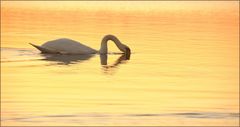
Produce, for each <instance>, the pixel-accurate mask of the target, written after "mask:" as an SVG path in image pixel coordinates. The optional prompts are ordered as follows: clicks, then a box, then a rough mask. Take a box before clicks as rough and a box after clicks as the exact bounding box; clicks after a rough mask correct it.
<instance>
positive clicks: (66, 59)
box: [41, 53, 130, 71]
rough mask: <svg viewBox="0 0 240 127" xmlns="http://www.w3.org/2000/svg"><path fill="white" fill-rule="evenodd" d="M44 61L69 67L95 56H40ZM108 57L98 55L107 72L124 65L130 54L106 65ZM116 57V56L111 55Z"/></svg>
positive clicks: (106, 55) (123, 55) (122, 55)
mask: <svg viewBox="0 0 240 127" xmlns="http://www.w3.org/2000/svg"><path fill="white" fill-rule="evenodd" d="M41 55H42V56H43V57H44V59H42V60H44V61H50V62H54V63H55V64H58V65H71V64H77V63H81V62H83V61H86V60H89V59H90V58H91V57H93V56H95V54H85V55H61V54H41ZM108 55H110V54H100V55H99V57H100V61H101V65H102V67H103V68H105V69H104V71H108V70H110V69H111V68H115V67H117V66H118V65H119V64H122V63H125V61H126V60H129V59H130V54H128V53H127V54H121V56H120V57H118V59H117V60H116V61H115V62H114V63H113V64H108ZM112 55H118V54H112Z"/></svg>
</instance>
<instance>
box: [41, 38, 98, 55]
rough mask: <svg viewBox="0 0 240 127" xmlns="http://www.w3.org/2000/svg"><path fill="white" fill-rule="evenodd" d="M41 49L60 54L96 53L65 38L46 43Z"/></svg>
mask: <svg viewBox="0 0 240 127" xmlns="http://www.w3.org/2000/svg"><path fill="white" fill-rule="evenodd" d="M41 47H43V48H46V49H48V50H50V51H53V52H59V53H62V54H91V53H96V52H97V51H96V50H95V49H92V48H90V47H88V46H86V45H84V44H81V43H80V42H77V41H74V40H71V39H67V38H61V39H57V40H52V41H48V42H46V43H44V44H43V45H42V46H41Z"/></svg>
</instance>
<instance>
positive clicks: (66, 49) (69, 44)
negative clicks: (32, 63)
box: [29, 34, 131, 55]
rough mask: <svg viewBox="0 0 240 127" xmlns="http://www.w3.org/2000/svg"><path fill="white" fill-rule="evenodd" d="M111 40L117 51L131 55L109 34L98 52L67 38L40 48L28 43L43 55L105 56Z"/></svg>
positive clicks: (123, 45)
mask: <svg viewBox="0 0 240 127" xmlns="http://www.w3.org/2000/svg"><path fill="white" fill-rule="evenodd" d="M109 40H112V41H113V42H114V43H115V44H116V46H117V47H118V49H119V50H120V51H122V52H123V53H124V54H131V50H130V48H129V47H128V46H127V45H125V44H123V43H121V42H120V40H119V39H118V38H117V37H116V36H114V35H111V34H108V35H105V36H104V37H103V39H102V41H101V45H100V50H95V49H93V48H91V47H88V46H86V45H84V44H82V43H80V42H78V41H75V40H72V39H68V38H60V39H56V40H52V41H47V42H45V43H44V44H42V45H41V46H38V45H35V44H32V43H29V44H30V45H32V46H33V47H35V48H37V49H38V50H40V51H41V53H43V54H64V55H68V54H97V53H99V54H107V53H108V46H107V42H108V41H109Z"/></svg>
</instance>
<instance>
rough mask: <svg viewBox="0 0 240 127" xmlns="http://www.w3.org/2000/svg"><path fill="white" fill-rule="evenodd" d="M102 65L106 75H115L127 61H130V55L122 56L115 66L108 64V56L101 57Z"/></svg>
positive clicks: (102, 55)
mask: <svg viewBox="0 0 240 127" xmlns="http://www.w3.org/2000/svg"><path fill="white" fill-rule="evenodd" d="M100 60H101V65H102V69H103V72H104V73H105V74H113V73H114V71H115V69H116V68H117V67H118V66H119V65H120V64H123V63H126V61H127V60H130V54H128V53H127V54H122V55H121V56H120V57H119V58H118V59H117V60H116V61H115V62H114V63H113V64H108V54H101V55H100Z"/></svg>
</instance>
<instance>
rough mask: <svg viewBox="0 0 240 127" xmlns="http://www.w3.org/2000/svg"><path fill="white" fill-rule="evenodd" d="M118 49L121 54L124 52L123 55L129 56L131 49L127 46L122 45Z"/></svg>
mask: <svg viewBox="0 0 240 127" xmlns="http://www.w3.org/2000/svg"><path fill="white" fill-rule="evenodd" d="M119 49H120V50H121V51H122V52H124V53H125V54H131V49H130V48H129V47H128V46H126V45H124V44H122V45H121V47H120V48H119Z"/></svg>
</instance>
